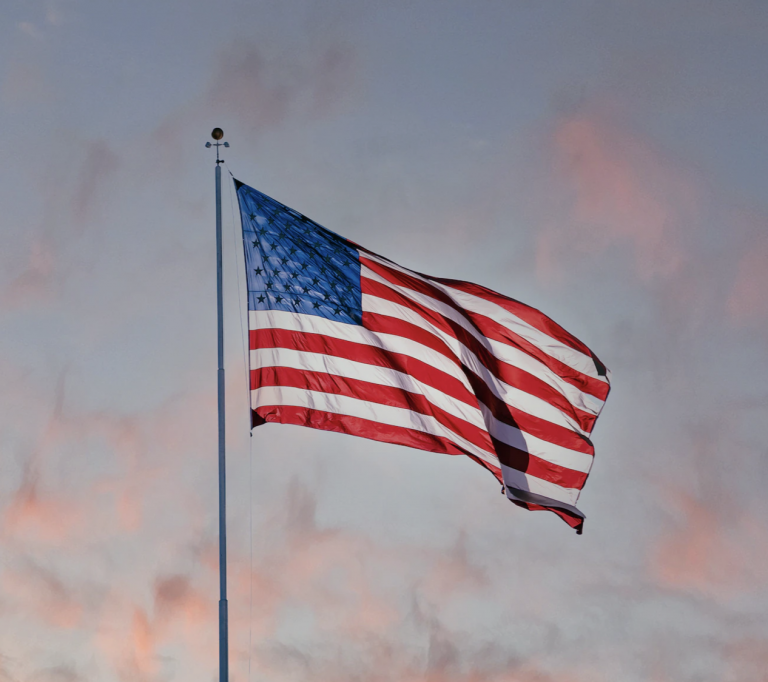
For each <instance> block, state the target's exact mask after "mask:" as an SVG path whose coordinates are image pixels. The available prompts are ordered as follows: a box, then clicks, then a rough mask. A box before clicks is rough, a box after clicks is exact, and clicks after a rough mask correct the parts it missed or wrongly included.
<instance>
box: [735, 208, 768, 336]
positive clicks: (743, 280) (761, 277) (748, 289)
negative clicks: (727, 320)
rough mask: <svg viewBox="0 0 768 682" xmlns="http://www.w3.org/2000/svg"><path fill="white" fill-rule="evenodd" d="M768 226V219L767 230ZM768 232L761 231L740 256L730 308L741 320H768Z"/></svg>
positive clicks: (755, 322) (752, 323)
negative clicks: (762, 232)
mask: <svg viewBox="0 0 768 682" xmlns="http://www.w3.org/2000/svg"><path fill="white" fill-rule="evenodd" d="M766 229H768V221H766V222H765V223H764V224H763V230H766ZM766 263H768V236H766V235H765V234H762V235H758V236H757V237H756V238H754V239H753V240H751V242H750V243H749V244H748V246H747V249H746V251H745V253H743V255H742V256H741V257H740V258H739V261H738V268H737V272H736V277H735V280H734V282H733V286H732V288H731V292H730V296H729V297H728V312H729V313H730V316H731V318H732V319H733V320H734V321H735V322H737V323H738V324H743V325H755V324H764V323H765V322H766V321H768V293H767V292H768V267H766Z"/></svg>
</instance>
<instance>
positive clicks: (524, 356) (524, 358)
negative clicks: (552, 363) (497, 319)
mask: <svg viewBox="0 0 768 682" xmlns="http://www.w3.org/2000/svg"><path fill="white" fill-rule="evenodd" d="M361 273H362V276H363V277H366V278H368V279H371V280H374V281H377V282H379V283H381V284H383V285H384V286H387V287H389V288H391V289H393V290H395V291H397V290H399V289H400V287H398V286H397V285H395V284H392V283H391V282H390V281H389V280H387V279H385V278H383V277H381V276H380V275H377V274H376V273H375V272H373V271H372V270H371V269H370V268H368V267H366V266H362V268H361ZM406 292H408V293H406ZM411 292H412V290H411V289H407V288H402V289H400V293H401V294H402V295H404V296H406V297H407V298H411V300H415V301H416V302H417V303H418V304H419V305H424V302H423V301H419V300H416V299H414V298H412V296H411ZM366 296H370V297H373V296H374V295H373V294H363V309H364V310H370V312H379V313H380V314H382V315H391V316H393V317H401V318H403V319H407V320H408V321H409V322H412V323H414V324H416V325H418V326H420V327H422V328H424V329H427V330H428V331H430V332H433V331H434V327H433V325H432V324H431V323H430V322H429V321H427V320H425V319H424V318H422V317H421V316H420V315H418V314H417V313H415V312H414V311H412V310H410V309H409V308H406V307H405V306H401V305H399V304H397V303H394V302H393V301H388V300H387V299H381V298H380V299H379V301H380V302H377V303H376V306H377V308H376V309H375V310H374V309H373V308H371V309H368V308H366V307H365V298H366ZM377 298H378V297H377ZM427 300H428V301H429V303H428V304H426V305H425V307H427V308H429V309H430V310H433V311H434V312H437V313H438V314H440V315H443V314H445V309H448V310H450V311H451V314H450V315H448V316H449V317H450V319H452V320H455V321H456V322H457V324H460V325H461V326H462V327H463V328H464V329H465V330H466V331H467V332H469V333H470V334H472V336H473V337H474V338H475V339H477V341H478V342H479V343H480V344H482V345H483V346H484V347H485V348H486V349H487V350H488V352H489V353H491V354H492V355H493V356H494V357H496V358H498V359H499V360H501V361H503V362H506V363H508V364H510V365H513V366H514V367H519V368H520V369H522V370H523V371H525V372H528V373H529V374H531V375H533V376H535V377H537V378H538V379H541V380H542V381H543V382H545V383H547V384H549V385H550V386H551V387H552V388H554V389H555V390H556V391H557V392H558V393H561V394H562V395H563V396H564V397H565V399H566V400H567V401H568V402H569V403H571V405H574V406H575V407H577V408H578V409H581V410H584V411H585V412H589V413H590V414H594V415H598V414H600V410H601V409H602V407H603V403H604V401H603V400H600V398H597V397H595V396H593V395H591V394H589V393H585V392H583V391H581V390H580V389H579V388H578V387H577V386H574V385H573V384H570V383H568V382H567V381H565V380H563V378H562V377H561V376H560V375H559V374H558V373H557V372H555V371H554V370H552V369H551V368H549V367H547V365H545V364H544V363H543V362H542V361H541V360H538V359H537V358H535V357H533V356H532V355H529V354H528V353H525V352H524V351H522V350H520V349H519V348H515V347H514V346H510V345H508V344H506V343H502V342H501V341H495V340H494V339H489V338H487V337H486V336H483V334H481V333H480V332H479V331H478V330H477V329H476V328H475V327H474V326H473V325H471V324H470V323H468V322H467V320H466V319H465V318H464V317H462V316H461V315H457V314H456V313H455V312H454V311H453V310H452V309H451V308H449V307H448V306H442V307H441V308H440V309H437V308H436V307H435V306H434V304H433V302H436V301H435V299H433V298H431V297H427ZM387 308H391V310H393V311H397V312H396V313H390V312H387Z"/></svg>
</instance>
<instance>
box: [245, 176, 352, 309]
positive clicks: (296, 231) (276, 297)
mask: <svg viewBox="0 0 768 682" xmlns="http://www.w3.org/2000/svg"><path fill="white" fill-rule="evenodd" d="M235 186H236V187H237V196H238V199H239V203H240V216H241V219H242V223H243V242H244V247H245V249H244V251H245V266H246V272H247V275H248V309H249V310H286V311H288V312H293V313H303V314H305V315H318V316H319V317H325V318H328V319H329V320H336V321H337V322H347V323H350V324H361V322H362V317H363V311H362V306H361V292H360V259H359V257H358V252H357V249H356V248H355V246H354V245H353V244H351V243H350V242H348V241H347V240H346V239H344V238H343V237H340V236H339V235H337V234H334V233H333V232H331V231H330V230H326V229H325V228H324V227H321V226H320V225H318V224H317V223H315V222H313V221H312V220H310V219H309V218H306V217H305V216H303V215H301V213H298V212H296V211H294V210H293V209H292V208H288V207H287V206H284V205H283V204H281V203H280V202H278V201H275V200H274V199H271V198H270V197H268V196H266V195H265V194H262V193H261V192H258V191H256V190H255V189H253V188H251V187H248V186H247V185H244V184H242V183H241V182H239V181H238V180H235Z"/></svg>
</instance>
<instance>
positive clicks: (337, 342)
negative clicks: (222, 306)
mask: <svg viewBox="0 0 768 682" xmlns="http://www.w3.org/2000/svg"><path fill="white" fill-rule="evenodd" d="M250 347H251V349H255V348H292V349H295V350H300V351H304V352H307V353H319V354H321V355H333V356H336V357H341V358H348V359H350V360H354V361H356V362H363V363H365V364H368V365H375V366H378V367H388V368H390V369H394V370H396V371H398V372H402V373H404V374H408V375H410V376H412V377H413V378H414V379H416V380H417V381H421V382H423V383H425V384H428V385H429V386H432V387H434V388H436V389H438V390H439V391H442V392H443V393H446V394H447V395H449V396H451V397H452V398H456V399H457V400H460V401H462V402H465V403H467V404H468V405H471V406H472V407H477V408H479V404H478V399H479V400H480V401H482V402H483V403H484V404H485V405H486V406H487V407H488V409H489V410H490V411H491V413H492V414H493V415H494V416H495V417H496V418H497V419H498V420H499V421H501V422H503V423H505V424H509V425H510V426H514V427H516V428H518V429H520V430H521V431H524V432H526V433H530V434H531V435H532V436H536V437H537V438H540V439H542V440H545V441H548V442H550V443H555V444H556V445H561V446H563V447H565V448H568V449H569V450H576V451H577V452H584V453H586V454H590V455H593V454H594V448H593V446H592V443H591V442H590V441H589V440H588V439H586V438H584V437H583V436H581V435H580V434H578V433H577V432H576V431H572V430H570V429H568V428H566V427H564V426H559V425H557V424H553V423H552V422H549V421H547V420H546V419H541V418H540V417H534V416H533V415H530V414H527V413H526V412H522V411H521V410H518V409H516V408H513V407H510V406H509V405H507V404H506V403H505V402H504V401H503V400H501V399H500V398H498V397H497V396H496V395H495V394H494V393H493V392H492V391H491V390H490V389H489V388H488V386H487V385H486V383H485V382H484V381H483V379H482V378H480V377H478V376H477V375H476V374H474V373H473V372H472V371H471V370H470V369H469V368H468V367H466V366H463V365H462V366H461V370H462V373H463V374H464V375H465V376H466V378H467V380H468V381H469V383H470V386H471V387H472V389H473V390H472V391H469V390H467V388H466V387H465V386H464V384H462V383H461V382H460V381H459V380H458V379H456V378H455V377H453V376H451V375H450V374H447V373H446V372H443V371H441V370H439V369H436V368H435V367H433V366H432V365H430V364H428V363H426V362H423V361H421V360H416V359H414V358H412V357H410V356H409V355H404V354H402V353H393V352H390V351H386V350H383V349H381V348H377V347H376V346H369V345H367V344H364V343H357V342H354V341H345V340H342V339H336V338H333V337H330V336H324V335H322V334H313V333H305V332H297V331H290V330H286V329H252V330H251V331H250Z"/></svg>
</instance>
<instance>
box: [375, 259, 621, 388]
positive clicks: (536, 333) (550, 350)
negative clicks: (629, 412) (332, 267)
mask: <svg viewBox="0 0 768 682" xmlns="http://www.w3.org/2000/svg"><path fill="white" fill-rule="evenodd" d="M361 256H363V257H364V258H368V259H370V260H372V261H375V262H377V263H380V264H381V265H384V266H386V267H388V268H391V269H393V270H398V271H400V272H403V273H405V274H407V275H410V276H411V277H415V278H416V279H418V280H421V281H422V282H426V283H427V284H430V285H431V286H433V287H435V288H436V289H438V290H440V291H442V292H443V293H444V294H446V295H447V296H449V297H450V298H451V299H452V300H453V301H455V302H456V303H457V304H458V305H459V306H461V307H462V308H466V309H467V310H469V311H472V312H476V313H479V314H481V315H485V316H486V317H489V318H491V319H492V320H494V321H496V322H498V323H499V324H502V325H503V326H505V327H506V328H507V329H509V330H510V331H512V332H514V333H515V334H518V335H519V336H521V337H523V338H524V339H526V340H527V341H529V342H530V343H532V344H533V345H534V346H536V347H537V348H540V349H541V350H543V351H544V352H545V353H546V354H547V355H549V356H550V357H553V358H555V359H556V360H560V362H563V363H565V364H566V365H568V366H569V367H572V368H573V369H575V370H577V371H578V372H581V373H582V374H586V375H587V376H590V377H592V378H594V379H598V380H600V381H603V382H605V381H606V379H605V377H602V376H600V375H599V374H598V373H597V368H596V367H595V361H594V360H593V359H592V358H591V357H590V356H588V355H585V354H584V353H582V352H581V351H578V350H576V349H574V348H571V347H570V346H568V345H566V344H564V343H563V342H562V341H559V340H557V339H555V338H553V337H552V336H550V335H549V334H546V333H544V332H543V331H541V330H539V329H536V327H533V326H532V325H530V324H528V323H527V322H525V321H524V320H522V319H520V318H519V317H517V316H516V315H514V314H513V313H511V312H509V311H508V310H507V309H506V308H502V307H501V306H500V305H498V304H496V303H493V302H491V301H488V300H486V299H484V298H480V297H479V296H475V295H474V294H468V293H466V292H464V291H460V290H458V289H454V288H453V287H449V286H447V285H445V284H441V283H440V282H435V281H434V280H431V279H428V278H425V277H423V276H421V275H419V274H417V273H415V272H413V271H411V270H408V269H407V268H404V267H402V266H400V265H397V264H395V263H392V262H391V261H388V260H385V259H382V258H379V257H377V256H374V255H373V254H370V253H367V252H365V253H362V254H361Z"/></svg>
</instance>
